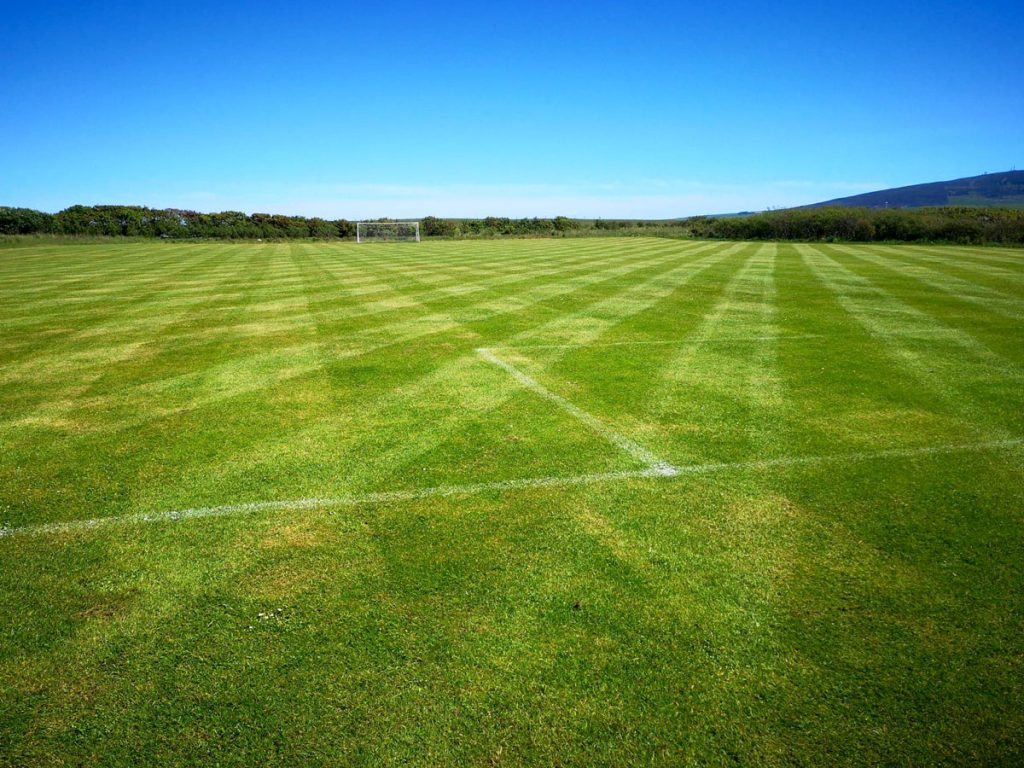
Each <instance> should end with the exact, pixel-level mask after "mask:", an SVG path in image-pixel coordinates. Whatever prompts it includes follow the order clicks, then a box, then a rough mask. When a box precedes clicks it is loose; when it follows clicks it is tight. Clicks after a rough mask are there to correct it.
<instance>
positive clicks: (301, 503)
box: [0, 467, 665, 538]
mask: <svg viewBox="0 0 1024 768" xmlns="http://www.w3.org/2000/svg"><path fill="white" fill-rule="evenodd" d="M664 476H665V475H664V474H663V473H662V472H660V471H658V469H656V468H653V467H651V468H647V469H637V470H629V471H624V472H603V473H599V474H591V475H575V476H569V477H527V478H522V479H517V480H499V481H496V482H492V483H470V484H468V485H439V486H435V487H432V488H417V489H411V490H408V491H383V492H380V493H367V494H363V495H359V496H333V497H325V498H310V499H290V500H286V501H255V502H250V503H247V504H225V505H221V506H215V507H194V508H192V509H180V510H175V511H171V512H146V513H139V514H130V515H118V516H111V517H95V518H92V519H89V520H70V521H67V522H63V523H46V524H42V525H26V526H23V527H20V528H8V527H0V538H4V537H10V536H26V535H43V534H52V533H74V532H77V531H86V530H91V529H95V528H102V527H105V526H110V525H122V524H129V523H156V522H165V521H175V520H191V519H195V518H203V517H225V516H228V515H237V514H250V513H254V512H267V511H289V512H294V511H301V510H305V509H330V508H332V507H349V506H360V505H363V504H381V503H387V502H392V501H416V500H418V499H426V498H430V497H435V496H441V497H443V496H461V495H467V494H468V495H473V494H478V493H486V492H487V491H510V490H520V489H526V488H549V487H558V486H571V485H586V484H589V483H600V482H607V481H612V480H625V479H628V478H643V477H664Z"/></svg>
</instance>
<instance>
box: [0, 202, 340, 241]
mask: <svg viewBox="0 0 1024 768" xmlns="http://www.w3.org/2000/svg"><path fill="white" fill-rule="evenodd" d="M0 234H5V235H27V234H58V235H96V236H108V237H168V238H172V237H173V238H179V237H210V238H229V239H230V238H289V239H295V238H309V237H315V238H329V237H355V234H356V225H355V223H353V222H351V221H348V220H346V219H337V220H335V221H328V220H326V219H318V218H311V219H307V218H306V217H304V216H282V215H280V214H270V213H254V214H252V215H247V214H244V213H241V212H239V211H223V212H221V213H197V212H196V211H184V210H178V209H176V208H162V209H155V208H144V207H141V206H135V205H73V206H71V207H70V208H65V209H64V210H63V211H61V212H60V213H55V214H49V213H42V212H41V211H34V210H32V209H30V208H3V207H0Z"/></svg>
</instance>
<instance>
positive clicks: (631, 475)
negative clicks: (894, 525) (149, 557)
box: [0, 438, 1024, 539]
mask: <svg viewBox="0 0 1024 768" xmlns="http://www.w3.org/2000/svg"><path fill="white" fill-rule="evenodd" d="M1020 446H1024V438H1011V439H1007V440H990V441H987V442H980V443H958V444H950V445H925V446H919V447H916V448H888V449H883V450H879V451H858V452H855V453H840V454H834V455H831V456H789V457H780V458H777V459H758V460H754V461H733V462H715V463H708V464H689V465H685V466H682V467H673V469H674V470H675V471H674V472H673V473H671V474H670V473H666V472H663V471H661V470H660V469H659V468H658V467H648V468H647V469H638V470H632V471H625V472H604V473H599V474H591V475H575V476H569V477H531V478H522V479H518V480H500V481H497V482H492V483H471V484H469V485H441V486H436V487H433V488H420V489H417V490H408V491H385V492H382V493H367V494H363V495H353V496H334V497H327V498H310V499H291V500H287V501H257V502H252V503H248V504H226V505H223V506H217V507H196V508H192V509H182V510H177V511H173V512H151V513H142V514H130V515H120V516H113V517H97V518H92V519H90V520H69V521H67V522H63V523H45V524H42V525H26V526H22V527H19V528H3V527H0V539H3V538H13V537H15V536H44V535H47V534H61V533H82V532H86V531H90V530H96V529H100V528H106V527H110V526H116V525H131V524H138V523H159V522H173V521H176V520H191V519H196V518H205V517H227V516H231V515H242V514H253V513H257V512H277V511H283V512H299V511H303V510H309V509H332V508H338V507H355V506H363V505H368V504H382V503H388V502H395V501H417V500H419V499H426V498H431V497H444V496H471V495H476V494H481V493H487V492H490V491H498V492H500V491H515V490H529V489H532V488H564V487H569V486H575V485H591V484H595V483H605V482H615V481H618V480H635V479H671V478H673V477H675V478H679V477H684V476H687V475H705V474H714V473H719V472H734V471H744V470H750V469H773V468H776V467H790V466H800V465H813V464H850V463H856V462H862V461H871V460H875V459H899V458H914V457H916V456H931V455H936V454H946V453H961V452H971V451H989V450H999V449H1002V448H1016V447H1020Z"/></svg>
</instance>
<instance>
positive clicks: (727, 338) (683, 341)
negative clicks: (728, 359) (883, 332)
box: [477, 333, 825, 352]
mask: <svg viewBox="0 0 1024 768" xmlns="http://www.w3.org/2000/svg"><path fill="white" fill-rule="evenodd" d="M824 337H825V334H823V333H794V334H771V335H762V336H719V337H714V338H707V339H698V340H692V339H685V338H684V339H664V340H658V339H653V340H649V341H648V340H641V341H605V342H597V343H593V344H590V343H588V344H499V345H496V346H493V347H486V349H489V350H492V351H493V350H495V349H589V348H590V347H641V346H647V345H651V344H679V345H682V344H687V343H692V342H693V341H697V342H698V343H701V344H704V343H717V342H730V341H774V340H776V339H778V340H780V341H782V340H786V339H820V338H824ZM479 351H480V350H477V352H479Z"/></svg>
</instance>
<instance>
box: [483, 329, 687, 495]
mask: <svg viewBox="0 0 1024 768" xmlns="http://www.w3.org/2000/svg"><path fill="white" fill-rule="evenodd" d="M476 353H477V354H478V355H480V357H482V358H483V359H484V360H486V361H487V362H489V363H491V364H492V365H496V366H498V367H499V368H501V369H502V370H503V371H505V373H507V374H508V375H509V376H511V377H512V378H513V379H515V380H516V381H518V382H519V383H520V384H522V385H523V386H524V387H526V388H527V389H529V390H530V391H532V392H534V393H536V394H538V395H540V396H541V397H543V398H545V399H547V400H550V401H551V402H552V403H554V404H555V405H557V406H558V407H559V408H561V409H562V410H563V411H565V412H566V413H568V414H569V415H570V416H572V417H573V418H574V419H576V420H577V421H579V422H581V423H583V424H585V425H586V426H587V427H589V428H590V429H591V430H592V431H593V432H596V433H597V434H598V435H600V436H601V437H603V438H604V439H605V440H607V441H608V442H609V443H611V444H612V445H614V446H615V447H616V448H618V449H620V450H622V451H625V452H626V453H628V454H629V455H630V456H632V457H633V458H634V459H636V460H637V461H639V462H640V463H641V464H646V465H647V468H648V469H651V470H655V471H657V472H658V473H659V474H662V475H666V476H671V475H672V474H674V473H675V471H676V468H675V467H673V466H672V465H671V464H669V463H668V462H667V461H665V460H664V459H660V458H658V457H657V456H655V455H654V454H653V453H651V452H650V451H649V450H647V449H646V448H644V447H643V446H642V445H640V444H639V443H637V442H635V441H633V440H630V439H629V438H628V437H626V436H625V435H622V434H620V433H618V432H616V431H615V430H614V429H612V428H611V427H609V426H608V425H607V424H605V423H604V422H603V421H601V420H600V419H599V418H597V417H596V416H594V415H592V414H590V413H587V412H586V411H584V410H583V409H582V408H580V407H579V406H577V405H574V404H573V403H571V402H570V401H569V400H566V399H565V398H564V397H562V396H561V395H559V394H556V393H554V392H552V391H551V390H550V389H548V388H547V387H545V386H544V385H543V384H541V383H540V382H539V381H537V380H536V379H534V378H533V377H532V376H528V375H527V374H525V373H523V372H522V371H521V370H519V369H518V368H516V367H515V366H514V365H512V364H511V363H509V362H507V361H505V360H503V359H502V358H500V357H498V356H497V355H496V354H494V351H493V350H491V349H488V348H487V347H481V348H480V349H478V350H476Z"/></svg>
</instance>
